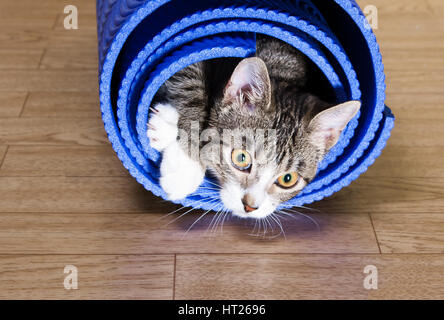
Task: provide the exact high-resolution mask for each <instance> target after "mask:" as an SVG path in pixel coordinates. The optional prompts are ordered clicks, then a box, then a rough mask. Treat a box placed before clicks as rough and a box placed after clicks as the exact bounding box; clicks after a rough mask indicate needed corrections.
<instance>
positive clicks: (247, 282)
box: [175, 254, 444, 300]
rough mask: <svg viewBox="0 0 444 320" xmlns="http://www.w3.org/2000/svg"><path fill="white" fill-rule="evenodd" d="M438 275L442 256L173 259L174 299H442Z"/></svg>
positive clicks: (443, 263) (443, 288) (443, 292)
mask: <svg viewBox="0 0 444 320" xmlns="http://www.w3.org/2000/svg"><path fill="white" fill-rule="evenodd" d="M367 265H374V266H376V267H377V268H378V290H371V291H369V290H366V289H365V288H364V285H363V282H364V279H365V277H366V274H364V273H363V270H364V268H365V267H366V266H367ZM443 272H444V256H443V255H420V256H418V255H363V256H360V255H271V254H270V255H245V254H244V255H178V256H177V260H176V288H175V298H176V299H179V300H180V299H221V300H224V299H241V300H249V299H295V300H297V299H314V300H318V299H443V298H444V282H443V281H442V274H443Z"/></svg>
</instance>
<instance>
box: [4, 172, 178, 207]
mask: <svg viewBox="0 0 444 320" xmlns="http://www.w3.org/2000/svg"><path fill="white" fill-rule="evenodd" d="M162 208H163V209H165V206H163V205H162V203H161V202H160V200H159V199H158V198H156V197H154V196H153V195H152V194H151V193H150V192H148V191H146V190H145V189H144V188H143V187H142V186H141V185H139V184H138V183H137V182H136V181H135V180H134V178H130V177H86V178H82V177H29V178H25V177H0V212H79V213H85V212H90V213H91V212H99V213H100V212H159V210H161V211H160V212H164V211H163V210H162ZM167 208H171V206H167ZM167 212H168V211H167Z"/></svg>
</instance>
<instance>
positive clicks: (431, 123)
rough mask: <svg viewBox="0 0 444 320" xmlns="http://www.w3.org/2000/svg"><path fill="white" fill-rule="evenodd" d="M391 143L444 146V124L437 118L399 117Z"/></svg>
mask: <svg viewBox="0 0 444 320" xmlns="http://www.w3.org/2000/svg"><path fill="white" fill-rule="evenodd" d="M395 126H396V127H395V129H394V130H393V131H392V136H391V138H390V143H391V145H393V146H398V147H442V146H444V140H443V139H437V138H436V137H443V136H444V126H443V125H442V123H441V122H440V121H437V120H436V119H417V120H413V121H412V120H409V119H407V120H406V119H403V118H402V117H401V118H398V119H397V120H396V124H395Z"/></svg>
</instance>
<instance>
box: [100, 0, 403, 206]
mask: <svg viewBox="0 0 444 320" xmlns="http://www.w3.org/2000/svg"><path fill="white" fill-rule="evenodd" d="M97 21H98V22H97V23H98V35H99V58H100V66H99V68H100V101H101V108H102V114H103V121H104V123H105V129H106V131H107V133H108V136H109V139H110V141H111V143H112V145H113V147H114V149H115V151H116V152H117V155H118V156H119V158H120V160H121V161H122V163H123V165H124V166H125V167H126V168H127V169H128V170H129V172H130V173H131V175H132V176H134V177H135V178H136V179H137V181H138V182H139V183H141V184H143V185H144V186H145V188H146V189H148V190H150V191H152V192H153V193H154V194H156V195H158V196H161V197H164V198H165V194H164V192H163V190H162V189H161V188H160V186H159V184H158V176H159V169H158V165H159V154H158V153H157V152H156V151H155V150H152V149H151V148H150V146H149V141H148V138H147V136H146V131H147V120H148V117H149V107H150V105H151V101H152V99H153V97H154V95H155V93H156V92H157V90H158V89H159V87H160V86H161V85H162V84H163V83H164V81H165V80H167V79H168V78H169V77H171V76H172V75H173V74H174V73H176V72H177V71H179V70H181V69H182V68H184V67H186V66H188V65H190V64H192V63H195V62H198V61H202V60H207V59H213V58H222V57H239V58H244V57H249V56H253V55H254V54H255V50H256V48H255V44H256V41H255V35H256V34H257V33H261V34H267V35H270V36H273V37H276V38H279V39H281V40H283V41H285V42H287V43H289V44H291V45H293V46H294V47H296V48H297V49H299V50H300V51H301V52H303V53H304V54H305V55H306V56H307V57H308V58H310V59H311V60H312V61H313V62H314V63H315V64H316V65H317V66H318V68H319V69H320V70H321V71H322V72H323V74H324V75H325V77H326V79H327V80H328V82H329V83H330V84H331V86H332V88H333V89H334V91H335V94H336V98H337V100H338V101H346V100H351V99H357V100H361V101H362V103H363V106H362V108H361V112H360V114H359V115H357V116H356V118H355V119H353V121H352V122H351V123H350V124H349V126H348V127H347V128H346V130H345V131H344V132H343V135H342V136H341V139H340V141H339V143H338V144H337V145H336V146H335V147H334V148H333V149H332V150H331V151H330V153H329V154H328V155H327V157H326V159H324V161H323V162H322V163H321V164H320V168H319V173H318V177H317V178H316V179H315V180H314V181H313V182H312V183H311V184H310V185H309V186H307V188H306V189H304V191H303V192H302V193H301V194H300V195H299V196H298V197H296V198H294V199H292V200H290V201H289V202H287V203H285V204H284V206H286V207H288V206H294V205H303V204H307V203H312V202H314V201H318V200H321V199H323V198H324V197H327V196H330V195H332V194H333V193H335V192H337V191H339V190H340V189H341V188H343V187H346V186H347V185H349V184H350V183H351V182H352V181H353V180H355V179H357V178H358V177H359V175H360V174H362V173H363V172H365V171H366V170H367V168H368V167H369V166H370V165H371V164H372V163H373V162H374V161H375V159H376V158H377V157H378V156H379V155H380V153H381V151H382V149H383V148H384V146H385V143H386V141H387V139H388V138H389V136H390V131H391V129H392V128H393V125H394V117H393V115H392V114H391V112H390V110H389V109H388V108H386V107H385V106H384V100H385V84H384V80H385V76H384V72H383V64H382V59H381V55H380V52H379V47H378V44H377V42H376V38H375V36H374V34H373V33H372V31H371V29H370V28H369V26H368V24H367V20H366V19H365V17H364V15H363V14H362V12H361V10H360V9H359V7H358V6H357V4H356V3H355V2H354V1H353V0H334V1H333V0H332V1H322V0H311V1H308V0H285V1H282V0H281V1H271V0H269V1H265V0H247V1H245V0H244V1H240V0H239V1H232V0H231V1H228V0H227V1H223V0H218V1H216V0H205V1H204V0H191V1H180V0H151V1H141V0H99V1H97ZM205 183H207V184H209V183H210V182H208V181H206V182H205ZM200 200H202V196H201V195H200V194H199V193H198V192H197V193H196V194H193V195H191V196H190V197H188V198H187V199H184V200H182V201H180V203H181V204H183V205H185V206H195V207H200V208H203V209H207V210H208V209H219V208H218V207H214V203H213V204H211V205H210V204H208V203H205V201H200Z"/></svg>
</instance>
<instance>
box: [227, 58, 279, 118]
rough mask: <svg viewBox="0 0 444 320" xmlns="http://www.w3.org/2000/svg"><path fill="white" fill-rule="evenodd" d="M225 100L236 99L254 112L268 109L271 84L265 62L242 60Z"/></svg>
mask: <svg viewBox="0 0 444 320" xmlns="http://www.w3.org/2000/svg"><path fill="white" fill-rule="evenodd" d="M225 99H228V100H234V99H236V100H238V101H239V102H240V103H241V105H243V106H245V107H248V108H249V109H250V110H252V111H253V110H254V109H255V108H264V109H266V108H268V107H269V106H270V102H271V84H270V76H269V75H268V70H267V66H266V65H265V62H264V61H263V60H262V59H260V58H257V57H254V58H247V59H244V60H242V61H241V62H240V63H239V65H238V66H237V67H236V69H235V70H234V72H233V75H232V76H231V78H230V81H229V82H228V84H227V87H226V89H225Z"/></svg>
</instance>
